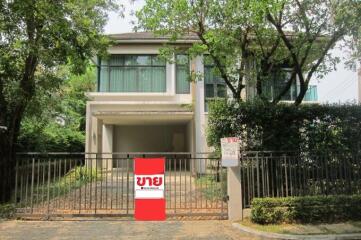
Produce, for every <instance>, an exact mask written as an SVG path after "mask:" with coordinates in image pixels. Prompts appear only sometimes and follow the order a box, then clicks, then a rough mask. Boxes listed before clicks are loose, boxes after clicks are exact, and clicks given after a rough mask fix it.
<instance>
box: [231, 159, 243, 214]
mask: <svg viewBox="0 0 361 240" xmlns="http://www.w3.org/2000/svg"><path fill="white" fill-rule="evenodd" d="M227 194H228V198H229V199H228V220H231V221H237V220H243V209H242V185H241V168H240V167H239V166H238V167H228V168H227Z"/></svg>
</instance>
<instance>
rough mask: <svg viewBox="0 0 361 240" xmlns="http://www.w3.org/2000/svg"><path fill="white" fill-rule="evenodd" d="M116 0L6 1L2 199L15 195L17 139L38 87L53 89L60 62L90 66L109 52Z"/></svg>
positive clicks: (1, 18)
mask: <svg viewBox="0 0 361 240" xmlns="http://www.w3.org/2000/svg"><path fill="white" fill-rule="evenodd" d="M111 9H116V5H115V4H114V3H113V2H112V1H111V0H91V1H87V0H79V1H71V0H64V1H49V0H12V1H7V0H5V1H1V2H0V56H1V57H0V126H5V127H6V130H2V131H0V156H1V162H0V169H1V170H2V173H1V176H2V179H1V182H2V185H3V187H2V189H1V193H2V194H1V199H0V200H2V201H7V200H9V199H10V196H11V191H12V187H13V186H14V184H13V181H14V180H13V179H14V166H15V162H14V159H15V155H14V154H15V145H16V142H17V139H18V136H19V130H20V126H21V121H22V119H23V117H24V113H25V111H26V109H27V107H28V104H29V102H30V101H31V100H32V98H33V97H34V95H35V93H36V91H37V89H38V88H43V89H44V90H45V91H49V92H51V91H53V90H54V89H56V88H57V87H59V84H60V82H61V79H59V78H58V77H57V72H58V71H59V68H60V66H62V65H65V64H70V65H71V66H72V71H73V72H75V73H81V72H84V70H85V66H86V64H87V62H88V59H89V58H91V57H92V56H94V55H97V54H99V55H101V54H104V53H105V51H106V46H107V44H108V39H107V38H106V37H105V36H103V35H102V34H101V33H102V30H103V26H104V25H105V23H106V18H107V11H108V10H111Z"/></svg>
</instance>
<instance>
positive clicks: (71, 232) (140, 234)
mask: <svg viewBox="0 0 361 240" xmlns="http://www.w3.org/2000/svg"><path fill="white" fill-rule="evenodd" d="M0 239H1V240H6V239H26V240H28V239H36V240H42V239H76V240H81V239H107V240H111V239H142V240H144V239H156V240H161V239H167V240H168V239H187V240H188V239H225V240H226V239H237V240H243V239H256V238H252V237H251V236H248V235H245V234H243V233H241V232H239V230H237V229H235V228H233V227H232V225H231V222H229V221H216V220H210V221H165V222H135V221H121V220H118V221H115V220H114V221H105V220H98V221H97V220H84V221H1V222H0Z"/></svg>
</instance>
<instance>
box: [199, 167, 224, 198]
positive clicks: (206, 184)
mask: <svg viewBox="0 0 361 240" xmlns="http://www.w3.org/2000/svg"><path fill="white" fill-rule="evenodd" d="M218 177H219V179H218V180H217V175H204V176H200V177H199V178H197V179H196V181H195V183H196V186H197V188H198V189H200V191H201V192H202V194H203V197H204V198H206V199H207V200H211V201H212V200H213V201H214V200H222V201H223V200H224V197H225V196H227V175H226V174H225V172H219V175H218Z"/></svg>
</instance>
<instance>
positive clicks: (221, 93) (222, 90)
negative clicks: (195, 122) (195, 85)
mask: <svg viewBox="0 0 361 240" xmlns="http://www.w3.org/2000/svg"><path fill="white" fill-rule="evenodd" d="M204 89H205V93H204V96H205V110H206V111H208V102H209V101H211V100H212V99H214V98H224V97H226V96H227V87H226V83H225V82H224V80H223V78H222V77H221V76H220V74H219V73H218V70H217V67H216V66H215V65H214V63H213V61H212V59H211V58H210V57H209V56H204Z"/></svg>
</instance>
